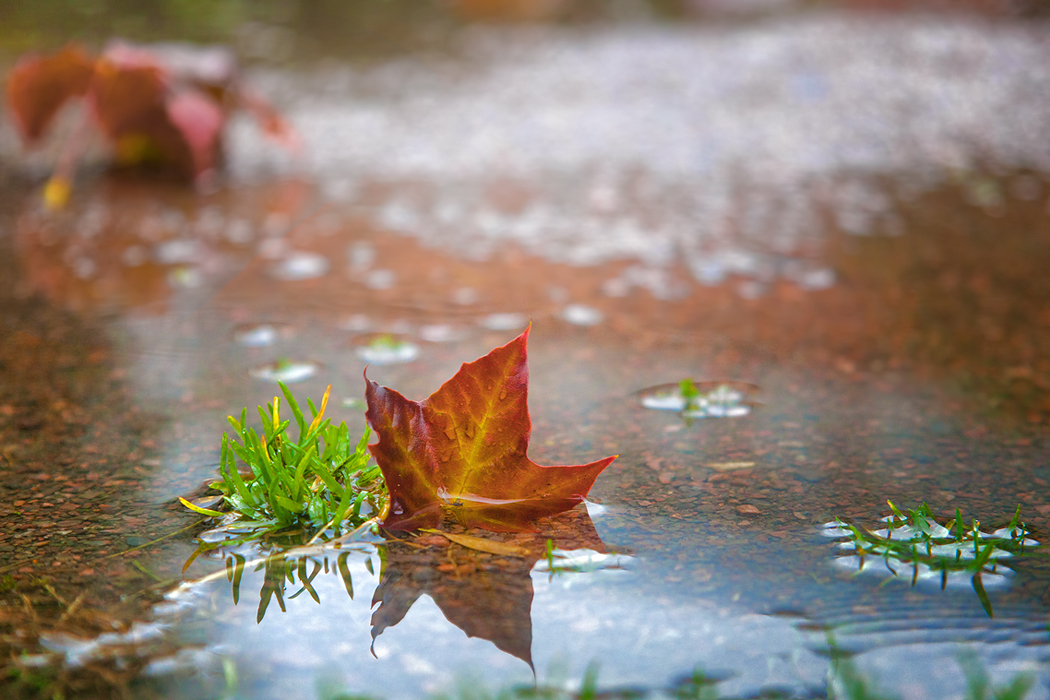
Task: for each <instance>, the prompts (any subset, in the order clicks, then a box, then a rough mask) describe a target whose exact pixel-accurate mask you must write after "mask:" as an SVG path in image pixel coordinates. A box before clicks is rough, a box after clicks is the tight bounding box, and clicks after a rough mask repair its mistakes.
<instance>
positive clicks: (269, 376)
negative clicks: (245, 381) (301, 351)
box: [249, 358, 320, 384]
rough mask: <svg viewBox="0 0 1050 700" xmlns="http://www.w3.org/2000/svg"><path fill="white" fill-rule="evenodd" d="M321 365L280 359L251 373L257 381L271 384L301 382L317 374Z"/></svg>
mask: <svg viewBox="0 0 1050 700" xmlns="http://www.w3.org/2000/svg"><path fill="white" fill-rule="evenodd" d="M319 368H320V365H317V364H315V363H313V362H295V361H292V360H287V359H283V358H282V359H280V360H277V361H276V362H274V363H271V364H268V365H263V366H262V367H257V368H255V369H253V370H251V371H250V372H249V374H251V376H253V377H255V378H256V379H265V380H267V381H271V382H284V383H285V384H291V383H292V382H301V381H303V380H306V379H309V378H310V377H312V376H314V375H315V374H317V370H318V369H319Z"/></svg>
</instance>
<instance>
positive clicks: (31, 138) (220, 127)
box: [7, 41, 299, 207]
mask: <svg viewBox="0 0 1050 700" xmlns="http://www.w3.org/2000/svg"><path fill="white" fill-rule="evenodd" d="M74 98H83V102H84V103H85V106H86V109H85V110H83V112H82V114H81V124H80V125H79V126H78V127H77V128H75V129H74V130H73V131H72V133H71V134H69V135H68V137H67V139H66V142H65V143H64V145H63V149H62V153H61V155H60V157H59V161H58V163H57V164H56V166H55V171H54V173H53V175H52V178H51V181H50V182H49V183H48V186H47V188H46V189H45V200H46V201H47V203H48V204H49V205H50V206H52V207H57V206H61V205H62V204H64V201H65V199H66V198H67V197H68V191H69V186H70V183H71V181H72V175H73V169H74V166H75V165H76V162H77V160H78V159H79V157H80V153H81V151H82V150H83V148H84V146H85V145H86V143H87V140H88V135H89V131H90V129H92V128H93V129H95V130H97V131H100V132H101V133H102V134H103V135H104V136H105V137H106V139H107V140H108V141H109V142H110V144H112V146H113V151H114V154H115V156H116V160H117V162H118V163H119V164H122V165H141V164H164V165H167V166H171V167H172V168H173V169H174V170H175V171H176V172H179V173H181V174H183V175H184V176H186V177H187V178H188V179H192V180H194V181H195V182H196V183H198V184H200V183H206V182H208V181H209V180H210V179H211V177H212V175H213V174H214V173H215V171H216V170H217V168H218V166H219V165H220V164H221V160H222V158H221V156H222V137H223V132H224V129H225V126H226V121H227V117H228V113H229V112H230V111H232V110H234V109H245V110H246V111H248V112H249V113H251V114H252V115H253V116H255V118H256V120H257V121H258V122H259V123H260V125H261V126H262V128H263V131H264V133H265V134H266V135H267V136H269V137H271V138H273V139H275V140H277V141H278V142H280V143H281V144H282V145H284V146H285V147H287V148H289V149H298V147H299V140H298V136H297V135H296V134H295V132H294V130H293V129H292V128H291V127H290V126H289V125H288V124H287V123H286V122H285V121H284V120H283V119H282V118H281V117H280V115H278V114H277V112H276V111H275V110H274V109H273V108H272V107H270V105H269V104H267V103H266V101H265V100H263V99H262V98H261V97H259V96H258V95H257V94H255V93H254V92H252V91H251V90H249V89H248V88H247V87H245V86H244V85H243V84H242V82H241V80H240V78H239V75H238V73H237V67H236V61H235V60H234V58H233V55H232V53H230V52H229V51H227V50H225V49H222V48H220V47H212V48H196V47H187V46H183V45H177V44H173V45H157V46H136V45H133V44H128V43H125V42H120V41H117V42H113V43H111V44H110V45H109V46H108V47H107V48H106V50H105V51H104V52H103V53H102V54H101V55H100V56H98V57H97V58H94V57H91V56H89V55H87V54H86V53H84V52H83V51H81V50H80V49H78V48H76V47H69V48H66V49H63V50H62V51H60V52H58V53H56V54H53V55H50V56H39V55H33V56H28V57H25V58H23V59H22V60H20V61H19V63H18V64H17V65H16V66H15V69H14V70H13V71H12V73H11V75H10V76H9V78H8V84H7V102H8V105H9V107H10V110H11V112H12V115H13V117H14V121H15V123H16V124H17V125H18V128H19V132H20V134H21V136H22V140H23V141H24V142H25V143H26V145H27V146H33V145H35V144H36V143H37V142H38V141H39V140H40V138H41V137H42V136H43V134H44V133H45V132H46V131H47V129H48V127H49V126H50V125H51V123H52V122H53V121H54V117H55V115H56V114H57V113H58V111H59V110H60V109H61V108H62V106H63V105H64V104H66V103H67V102H69V101H70V100H73V99H74ZM85 127H90V128H85Z"/></svg>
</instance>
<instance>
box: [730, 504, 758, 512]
mask: <svg viewBox="0 0 1050 700" xmlns="http://www.w3.org/2000/svg"><path fill="white" fill-rule="evenodd" d="M736 512H737V513H754V514H758V513H761V512H762V511H760V510H759V509H758V508H755V507H754V506H753V505H751V504H745V505H742V506H737V507H736Z"/></svg>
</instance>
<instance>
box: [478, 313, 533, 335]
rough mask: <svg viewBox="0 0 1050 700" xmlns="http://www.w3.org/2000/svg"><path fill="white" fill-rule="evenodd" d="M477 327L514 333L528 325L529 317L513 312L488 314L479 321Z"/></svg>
mask: <svg viewBox="0 0 1050 700" xmlns="http://www.w3.org/2000/svg"><path fill="white" fill-rule="evenodd" d="M478 325H479V326H481V327H482V328H487V329H489V330H490V331H516V330H518V329H519V328H524V327H525V326H527V325H529V317H528V316H526V315H525V314H519V313H513V312H511V313H497V314H489V315H488V316H485V317H484V318H482V319H481V320H479V321H478Z"/></svg>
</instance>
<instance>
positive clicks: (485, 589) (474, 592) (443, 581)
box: [226, 509, 605, 667]
mask: <svg viewBox="0 0 1050 700" xmlns="http://www.w3.org/2000/svg"><path fill="white" fill-rule="evenodd" d="M540 529H541V531H540V532H538V533H531V534H520V535H517V536H516V537H515V538H514V545H515V546H516V547H517V548H520V549H523V550H527V551H528V555H526V556H501V555H497V554H490V553H487V552H481V551H477V550H474V549H468V548H466V547H462V546H460V545H457V544H453V543H448V544H447V546H442V545H439V544H431V545H430V546H421V545H420V544H418V543H417V542H415V541H413V540H412V539H405V540H402V539H398V538H395V537H393V536H392V535H389V534H388V535H387V538H388V539H387V541H386V543H385V544H381V545H379V559H380V561H382V568H381V569H380V574H379V586H378V587H377V588H376V589H375V594H374V595H373V597H372V606H373V608H375V609H374V611H373V613H372V620H371V622H372V640H373V645H374V644H375V640H376V639H377V638H378V637H379V636H380V635H381V634H382V633H383V632H384V631H385V630H387V629H389V628H390V627H393V626H395V625H397V624H399V623H401V622H402V620H404V618H405V616H406V615H407V614H408V611H409V610H410V609H411V608H412V606H413V605H414V604H415V602H416V600H418V599H419V597H420V596H422V595H427V596H430V598H431V600H433V601H434V603H435V605H437V607H438V609H439V610H441V613H442V614H443V615H444V616H445V619H447V620H448V621H449V622H451V623H452V624H453V625H455V626H456V627H458V628H459V629H461V630H462V631H463V632H464V633H465V634H466V635H467V636H468V637H477V638H480V639H486V640H488V641H490V642H492V643H493V644H494V645H495V646H496V648H497V649H499V650H501V651H503V652H505V653H507V654H510V655H512V656H514V657H516V658H519V659H521V660H522V661H524V662H525V663H527V664H529V666H530V667H531V666H532V595H533V591H532V576H531V572H532V569H533V567H534V566H535V564H536V562H538V561H539V560H540V559H542V558H543V557H545V556H546V552H547V540H548V539H550V540H552V541H553V546H554V547H556V548H558V549H561V550H576V549H589V550H593V551H597V552H602V553H604V552H605V545H604V544H603V543H602V541H601V538H600V537H599V536H598V533H597V532H596V531H595V529H594V524H593V523H592V522H591V519H590V517H589V516H588V515H587V512H586V511H585V510H583V509H576V510H572V511H567V512H564V513H560V514H558V515H557V516H554V517H552V518H549V519H546V520H544V521H543V522H542V523H541V528H540ZM435 539H443V538H440V537H432V538H431V539H430V540H425V541H433V540H435ZM349 556H350V552H342V553H340V554H338V555H337V557H336V561H335V562H334V565H333V564H332V563H330V562H329V560H328V558H327V557H324V558H323V561H322V560H320V558H319V557H317V556H316V555H308V556H301V557H294V556H293V557H284V556H274V557H269V558H267V560H266V561H265V563H264V568H265V572H264V576H263V585H262V588H261V589H260V591H259V607H258V612H257V614H256V619H257V621H258V622H262V620H263V617H264V616H265V615H266V613H267V611H271V610H272V606H271V603H272V602H273V601H276V602H277V606H278V607H280V609H281V610H282V611H285V610H286V601H287V600H289V599H291V598H295V597H297V596H299V595H302V594H303V593H306V594H307V595H309V596H310V597H311V598H313V599H314V601H316V602H318V603H320V602H321V599H320V595H319V593H318V591H317V589H316V588H315V587H314V585H313V582H314V579H315V578H316V577H317V576H318V575H319V574H320V573H321V572H322V571H325V572H327V571H329V570H331V569H334V570H335V571H336V573H338V575H339V576H340V577H341V578H342V580H343V584H344V586H345V588H346V591H347V594H348V595H349V596H350V597H351V598H353V595H354V592H353V581H352V579H351V576H350V570H349V567H348V566H347V558H348V557H349ZM245 566H246V561H245V559H244V557H243V556H241V555H239V554H231V555H229V556H227V558H226V573H227V578H228V579H229V581H230V582H231V585H232V590H233V600H234V603H235V604H236V603H237V602H238V601H239V599H240V586H241V579H242V574H243V570H244V567H245ZM289 587H292V588H293V589H294V590H293V591H292V592H291V593H289Z"/></svg>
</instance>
